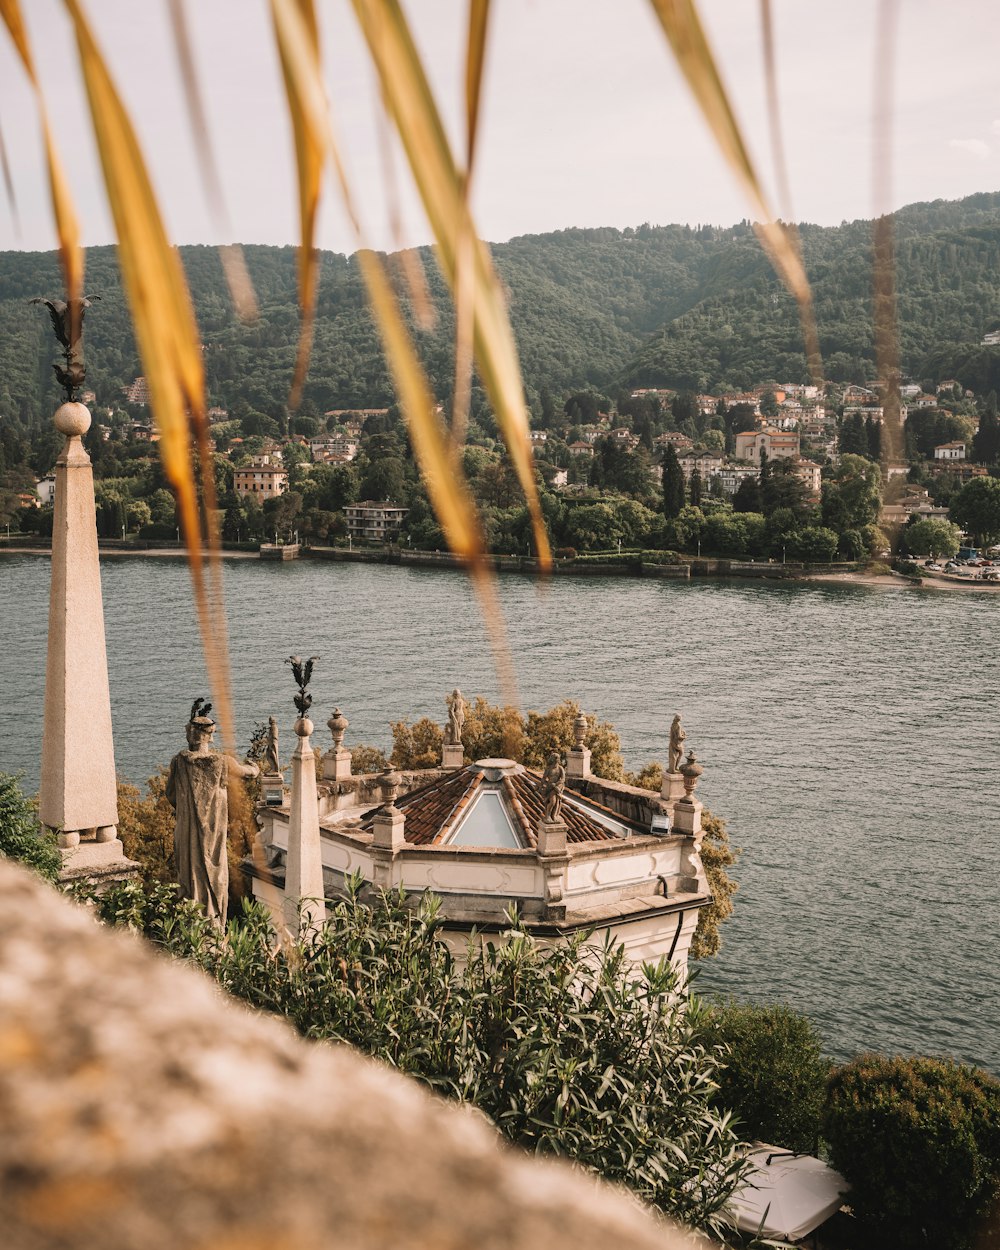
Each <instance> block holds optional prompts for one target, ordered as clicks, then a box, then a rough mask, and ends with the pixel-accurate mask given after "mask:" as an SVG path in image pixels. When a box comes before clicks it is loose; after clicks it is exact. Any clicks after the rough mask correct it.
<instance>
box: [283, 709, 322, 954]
mask: <svg viewBox="0 0 1000 1250" xmlns="http://www.w3.org/2000/svg"><path fill="white" fill-rule="evenodd" d="M312 731H313V723H312V721H311V720H308V719H307V718H306V717H304V716H303V717H300V718H299V720H297V721H296V722H295V732H296V734H297V735H298V739H299V741H298V743H297V745H296V747H295V752H294V754H293V755H292V792H291V799H290V802H289V812H288V851H287V853H286V856H285V899H284V918H285V924H286V925H287V926H288V927H289V929H291V931H292V932H293V933H295V932H297V931H298V926H299V924H300V923H302V924H305V925H308V926H310V927H312V926H314V925H317V924H321V923H322V922H323V921H324V920H325V919H326V901H325V896H324V892H323V857H322V850H321V843H320V833H319V798H318V796H317V794H316V753H315V751H313V749H312V746H311V745H310V742H309V735H310V734H311V733H312Z"/></svg>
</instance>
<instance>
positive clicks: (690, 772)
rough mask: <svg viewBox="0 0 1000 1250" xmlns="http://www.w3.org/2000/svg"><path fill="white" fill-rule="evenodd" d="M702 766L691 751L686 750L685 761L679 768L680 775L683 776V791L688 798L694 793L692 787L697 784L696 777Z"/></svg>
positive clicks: (700, 772)
mask: <svg viewBox="0 0 1000 1250" xmlns="http://www.w3.org/2000/svg"><path fill="white" fill-rule="evenodd" d="M704 771H705V770H704V768H702V766H701V765H700V764H699V763H698V761H697V760H696V759H695V754H694V752H693V751H688V757H687V763H686V764H685V765H684V766H683V768H682V769H681V775H682V776H683V778H684V793H685V795H686V796H687V797H688V798H691V796H692V795H693V794H694V788H695V786H696V785H697V784H698V778H699V777H700V776H701V775H702V773H703V772H704Z"/></svg>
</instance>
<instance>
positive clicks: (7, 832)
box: [0, 773, 62, 882]
mask: <svg viewBox="0 0 1000 1250" xmlns="http://www.w3.org/2000/svg"><path fill="white" fill-rule="evenodd" d="M0 855H5V856H6V857H7V858H8V859H16V860H18V861H19V862H20V863H22V864H24V865H25V866H26V867H28V868H32V869H34V871H35V872H37V873H38V874H39V876H41V877H44V878H45V880H46V881H52V882H54V881H55V880H56V878H57V877H58V875H59V868H60V866H61V864H62V859H61V857H60V855H59V848H58V846H57V845H56V838H55V834H53V833H50V832H49V831H48V830H47V829H43V828H42V826H41V825H40V824H39V822H38V814H37V813H36V811H35V808H34V806H33V805H32V803H31V801H30V800H29V799H26V798H25V796H24V794H23V793H22V792H21V786H20V784H19V780H18V778H17V777H13V776H11V774H10V773H0Z"/></svg>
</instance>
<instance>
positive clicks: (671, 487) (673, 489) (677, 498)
mask: <svg viewBox="0 0 1000 1250" xmlns="http://www.w3.org/2000/svg"><path fill="white" fill-rule="evenodd" d="M683 507H684V471H683V470H682V469H681V466H680V462H679V461H678V459H677V452H676V451H674V447H673V444H672V443H667V450H666V452H665V454H664V456H663V515H664V516H666V517H668V518H669V517H675V516H677V514H678V513H679V512H680V510H681V508H683Z"/></svg>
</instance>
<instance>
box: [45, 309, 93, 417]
mask: <svg viewBox="0 0 1000 1250" xmlns="http://www.w3.org/2000/svg"><path fill="white" fill-rule="evenodd" d="M100 298H101V297H100V296H99V295H85V296H84V297H83V299H80V300H68V301H67V300H61V299H42V298H41V297H38V298H37V299H33V300H29V301H28V302H29V303H30V304H44V305H45V307H46V308H47V309H48V310H49V319H50V321H51V322H52V329H53V330H54V331H55V336H56V338H57V339H58V341H59V342H60V343H61V344H62V348H63V360H64V362H65V364H62V365H53V366H52V368H53V370H54V371H55V375H56V378H57V379H58V382H59V385H60V386H61V387H62V388H63V391H64V392H65V396H66V399H67V401H68V402H69V403H75V402H76V399H77V391H78V390H79V389H80V387H81V386H83V384H84V382H85V381H86V380H87V372H86V369H85V367H84V363H83V316H84V313H85V312H86V310H87V309H88V308H90V306H91V303H92V301H94V300H99V299H100Z"/></svg>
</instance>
